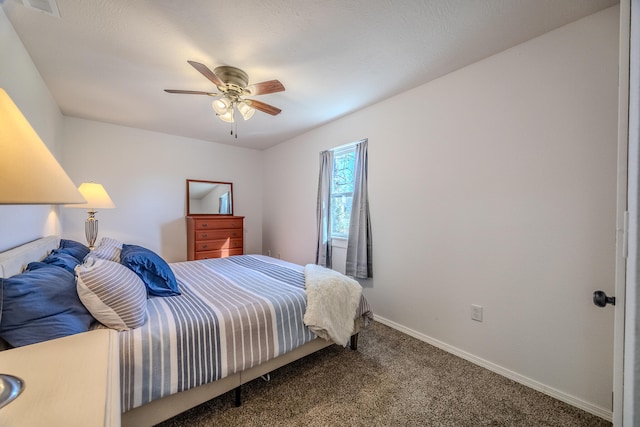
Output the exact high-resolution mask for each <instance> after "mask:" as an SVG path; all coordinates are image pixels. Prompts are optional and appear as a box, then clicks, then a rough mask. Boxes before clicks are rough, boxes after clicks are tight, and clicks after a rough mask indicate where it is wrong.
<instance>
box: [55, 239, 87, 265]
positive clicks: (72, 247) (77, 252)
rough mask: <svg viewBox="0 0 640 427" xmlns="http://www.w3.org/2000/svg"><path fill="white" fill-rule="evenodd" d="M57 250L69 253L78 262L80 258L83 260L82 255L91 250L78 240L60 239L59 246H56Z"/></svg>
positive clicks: (84, 255) (80, 260)
mask: <svg viewBox="0 0 640 427" xmlns="http://www.w3.org/2000/svg"><path fill="white" fill-rule="evenodd" d="M58 252H59V253H65V254H69V255H71V256H72V257H74V258H75V259H77V260H78V261H79V262H82V260H84V257H86V256H87V254H88V253H89V252H91V250H90V249H89V248H88V247H87V246H85V245H83V244H82V243H80V242H76V241H75V240H66V239H60V247H59V248H58Z"/></svg>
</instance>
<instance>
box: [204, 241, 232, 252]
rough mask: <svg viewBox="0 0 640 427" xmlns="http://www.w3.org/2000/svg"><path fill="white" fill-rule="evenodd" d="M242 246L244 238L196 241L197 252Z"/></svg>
mask: <svg viewBox="0 0 640 427" xmlns="http://www.w3.org/2000/svg"><path fill="white" fill-rule="evenodd" d="M235 248H242V239H222V240H205V241H202V242H196V252H203V251H213V250H220V249H235Z"/></svg>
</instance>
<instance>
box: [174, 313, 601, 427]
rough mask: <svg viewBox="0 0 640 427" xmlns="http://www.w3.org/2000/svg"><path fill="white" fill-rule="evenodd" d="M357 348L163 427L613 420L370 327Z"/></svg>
mask: <svg viewBox="0 0 640 427" xmlns="http://www.w3.org/2000/svg"><path fill="white" fill-rule="evenodd" d="M358 347H359V348H358V351H351V350H349V349H343V348H340V347H338V346H331V347H328V348H326V349H324V350H321V351H319V352H318V353H315V354H313V355H310V356H308V357H306V358H305V359H303V360H300V361H297V362H294V363H293V364H291V365H288V366H285V367H283V368H281V369H278V370H276V371H274V372H272V373H271V381H269V382H266V381H264V380H262V379H257V380H255V381H253V382H251V383H249V384H246V385H244V386H243V388H242V398H243V404H242V406H241V407H238V408H236V407H235V406H234V393H233V392H230V393H227V394H225V395H223V396H220V397H218V398H216V399H213V400H211V401H209V402H206V403H204V404H202V405H200V406H198V407H196V408H194V409H192V410H190V411H187V412H185V413H183V414H181V415H179V416H177V417H175V418H172V419H171V420H168V421H167V422H165V423H163V424H162V426H164V427H169V426H185V427H186V426H189V427H192V426H470V427H471V426H474V427H475V426H562V427H569V426H610V425H611V423H609V422H607V421H604V420H602V419H600V418H598V417H596V416H593V415H590V414H588V413H586V412H584V411H582V410H580V409H576V408H574V407H572V406H569V405H567V404H565V403H562V402H560V401H558V400H555V399H553V398H551V397H548V396H546V395H544V394H542V393H539V392H537V391H535V390H532V389H530V388H527V387H525V386H523V385H520V384H518V383H515V382H513V381H511V380H508V379H506V378H504V377H502V376H500V375H497V374H495V373H493V372H491V371H488V370H486V369H484V368H481V367H478V366H476V365H473V364H472V363H470V362H467V361H465V360H463V359H460V358H458V357H456V356H453V355H451V354H449V353H446V352H444V351H442V350H440V349H437V348H435V347H433V346H431V345H429V344H426V343H424V342H422V341H419V340H417V339H415V338H412V337H410V336H408V335H405V334H403V333H401V332H398V331H395V330H393V329H391V328H388V327H386V326H384V325H382V324H379V323H375V322H374V323H373V324H372V325H371V326H370V327H369V328H367V329H365V330H364V331H362V332H361V333H360V342H359V346H358Z"/></svg>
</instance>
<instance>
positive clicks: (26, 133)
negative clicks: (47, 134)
mask: <svg viewBox="0 0 640 427" xmlns="http://www.w3.org/2000/svg"><path fill="white" fill-rule="evenodd" d="M84 201H85V200H84V199H83V198H82V195H81V194H80V192H79V191H78V189H76V186H75V184H74V183H73V181H71V178H69V176H68V175H67V174H66V172H65V171H64V169H62V166H60V164H59V163H58V161H57V160H56V159H55V157H53V154H51V152H50V151H49V150H48V149H47V146H46V145H45V144H44V142H42V140H41V139H40V137H39V136H38V134H37V133H36V131H35V130H33V128H32V127H31V125H30V124H29V122H28V121H27V119H26V118H25V117H24V116H23V115H22V113H21V112H20V110H19V109H18V107H17V106H16V105H15V104H14V102H13V100H11V98H10V97H9V95H8V94H7V92H5V90H4V89H2V88H0V204H5V205H19V204H43V205H51V204H64V203H83V202H84Z"/></svg>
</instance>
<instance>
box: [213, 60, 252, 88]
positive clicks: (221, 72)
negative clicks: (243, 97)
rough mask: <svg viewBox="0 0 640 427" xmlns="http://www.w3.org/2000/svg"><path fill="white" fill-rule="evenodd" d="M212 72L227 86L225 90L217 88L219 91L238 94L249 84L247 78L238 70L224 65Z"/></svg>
mask: <svg viewBox="0 0 640 427" xmlns="http://www.w3.org/2000/svg"><path fill="white" fill-rule="evenodd" d="M213 72H214V73H215V74H216V75H217V76H218V77H219V78H220V80H222V81H223V82H225V84H226V85H227V87H226V88H219V89H220V90H224V89H227V90H231V91H236V92H238V94H240V93H242V90H243V89H244V88H246V87H247V85H248V84H249V76H248V75H247V73H245V72H244V71H242V70H241V69H240V68H236V67H231V66H226V65H224V66H221V67H216V68H215V69H214V70H213Z"/></svg>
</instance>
